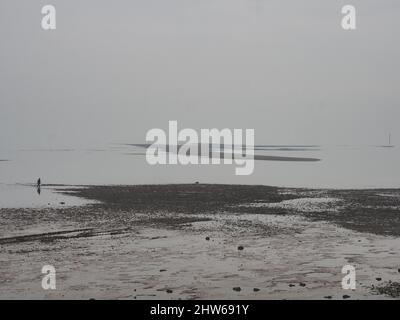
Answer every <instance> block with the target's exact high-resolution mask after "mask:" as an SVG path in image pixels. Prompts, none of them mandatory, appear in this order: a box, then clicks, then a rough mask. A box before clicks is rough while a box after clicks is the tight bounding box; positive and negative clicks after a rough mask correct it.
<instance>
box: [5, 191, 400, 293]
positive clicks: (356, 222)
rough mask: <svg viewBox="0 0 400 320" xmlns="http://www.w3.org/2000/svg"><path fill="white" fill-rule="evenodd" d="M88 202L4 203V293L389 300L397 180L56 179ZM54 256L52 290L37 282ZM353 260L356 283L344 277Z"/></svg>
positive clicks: (395, 261)
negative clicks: (349, 185)
mask: <svg viewBox="0 0 400 320" xmlns="http://www.w3.org/2000/svg"><path fill="white" fill-rule="evenodd" d="M57 192H62V193H63V194H65V195H74V196H77V197H80V198H84V199H88V200H91V201H92V202H91V203H90V204H87V205H84V206H69V204H68V203H65V204H63V205H61V206H60V204H59V203H58V204H57V206H56V205H55V204H51V205H50V206H48V207H45V208H26V209H0V235H1V236H0V248H1V252H0V298H2V299H16V298H22V299H28V298H38V299H42V298H45V299H58V298H61V299H90V298H95V299H345V298H346V299H347V298H349V299H391V298H397V299H398V298H399V297H400V290H399V285H398V283H399V282H400V257H399V250H398V248H399V247H400V238H399V236H400V211H399V210H400V190H399V189H382V190H379V189H376V190H372V189H371V190H311V189H288V188H276V187H268V186H240V185H207V184H190V185H189V184H186V185H142V186H83V187H82V188H76V187H73V188H72V187H71V188H69V187H68V186H65V187H58V188H57ZM46 264H51V265H54V267H55V268H56V271H57V289H56V290H53V291H46V290H43V289H42V288H41V279H42V274H41V268H42V266H43V265H46ZM345 264H351V265H353V266H354V267H356V272H357V273H356V275H357V287H356V290H344V289H342V286H341V281H342V277H343V276H344V274H342V273H341V270H342V267H343V266H344V265H345Z"/></svg>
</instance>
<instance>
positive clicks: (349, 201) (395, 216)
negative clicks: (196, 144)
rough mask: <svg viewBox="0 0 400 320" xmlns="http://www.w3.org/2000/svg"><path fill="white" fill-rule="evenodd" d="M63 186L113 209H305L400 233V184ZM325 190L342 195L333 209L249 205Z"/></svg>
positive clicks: (318, 216) (317, 216)
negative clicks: (370, 186)
mask: <svg viewBox="0 0 400 320" xmlns="http://www.w3.org/2000/svg"><path fill="white" fill-rule="evenodd" d="M282 191H285V192H282ZM288 191H289V192H288ZM61 192H62V193H65V194H68V195H74V196H79V197H82V198H86V199H90V200H96V201H100V202H101V204H100V205H99V206H100V207H102V208H105V209H108V210H112V211H115V210H132V211H135V212H147V213H153V212H169V213H185V214H202V213H217V212H218V213H253V214H279V215H281V214H301V215H303V216H306V217H308V218H310V219H312V220H317V221H327V222H332V223H334V224H336V225H339V226H341V227H344V228H347V229H351V230H355V231H359V232H367V233H373V234H378V235H387V236H400V209H399V208H400V189H368V190H328V189H326V190H319V189H300V188H298V189H295V188H289V189H288V188H285V189H283V188H278V187H270V186H260V185H258V186H249V185H222V184H183V185H182V184H175V185H138V186H91V187H87V188H82V189H67V188H66V189H63V190H62V191H61ZM321 195H322V196H324V197H330V198H337V199H341V200H342V201H340V202H339V203H335V202H333V203H331V204H330V205H329V210H326V208H325V209H321V210H320V211H318V210H317V211H315V210H313V211H312V212H304V211H301V212H300V211H296V210H295V209H286V208H285V209H284V208H271V207H263V206H258V207H257V206H243V205H244V204H249V203H257V202H263V203H279V202H281V201H284V200H292V199H297V198H315V197H320V196H321ZM331 209H335V210H331Z"/></svg>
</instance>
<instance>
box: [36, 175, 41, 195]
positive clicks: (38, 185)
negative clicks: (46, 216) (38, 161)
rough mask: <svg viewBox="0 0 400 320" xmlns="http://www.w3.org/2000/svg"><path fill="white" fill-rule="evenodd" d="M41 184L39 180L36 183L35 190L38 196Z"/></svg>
mask: <svg viewBox="0 0 400 320" xmlns="http://www.w3.org/2000/svg"><path fill="white" fill-rule="evenodd" d="M41 184H42V182H41V181H40V178H39V179H38V180H37V183H36V188H37V190H36V191H37V193H38V195H40V186H41Z"/></svg>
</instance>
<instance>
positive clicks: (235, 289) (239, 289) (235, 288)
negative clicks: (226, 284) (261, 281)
mask: <svg viewBox="0 0 400 320" xmlns="http://www.w3.org/2000/svg"><path fill="white" fill-rule="evenodd" d="M233 291H238V292H239V291H242V288H240V287H234V288H233Z"/></svg>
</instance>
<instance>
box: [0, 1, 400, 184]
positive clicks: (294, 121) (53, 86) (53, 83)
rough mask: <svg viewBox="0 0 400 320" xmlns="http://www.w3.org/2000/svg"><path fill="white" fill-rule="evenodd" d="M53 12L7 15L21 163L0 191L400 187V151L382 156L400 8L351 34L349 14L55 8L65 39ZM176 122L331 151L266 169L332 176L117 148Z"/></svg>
mask: <svg viewBox="0 0 400 320" xmlns="http://www.w3.org/2000/svg"><path fill="white" fill-rule="evenodd" d="M45 4H48V3H47V2H44V1H28V0H25V1H11V0H3V1H1V3H0V37H1V50H0V70H1V72H0V112H1V116H0V159H9V160H11V161H8V162H0V182H2V183H26V182H30V181H35V179H36V178H37V177H38V176H43V177H44V179H45V181H48V182H51V183H74V184H75V183H96V184H99V183H167V182H191V181H194V180H205V182H224V183H260V184H275V185H287V186H311V187H312V186H334V187H341V186H343V187H351V186H359V187H371V186H399V184H400V183H399V181H400V173H399V171H400V170H398V168H397V164H398V163H399V158H400V157H399V152H398V151H397V148H391V149H390V150H389V149H384V148H376V147H372V146H376V145H382V144H386V143H387V136H388V133H389V132H391V133H392V142H393V143H394V144H396V143H397V142H398V141H399V137H400V129H399V125H398V120H399V116H400V108H399V106H400V97H399V83H400V65H399V56H400V44H399V41H398V39H399V35H400V34H399V33H400V2H398V1H396V0H393V1H391V0H386V1H377V0H375V1H373V0H364V1H352V2H351V4H352V5H354V6H355V7H356V9H357V30H355V31H351V32H348V31H344V30H342V29H341V27H340V21H341V17H342V15H341V7H342V6H343V5H345V4H347V2H344V1H329V2H328V1H324V2H322V1H317V0H315V1H314V0H304V1H288V0H279V1H277V0H276V1H261V0H202V1H194V0H179V1H178V0H170V1H161V0H149V1H121V0H117V1H84V2H82V1H76V0H73V1H57V0H54V1H52V4H53V5H54V6H55V7H56V10H57V29H56V30H55V31H43V30H42V29H41V27H40V21H41V17H42V15H41V13H40V10H41V7H42V6H43V5H45ZM169 120H177V121H178V125H179V126H180V128H187V127H189V128H193V129H196V130H198V129H201V128H213V127H215V128H220V129H222V128H254V129H255V133H256V136H255V140H256V144H267V145H293V144H301V145H304V144H306V145H310V144H311V145H321V149H322V150H319V151H313V152H308V151H304V152H300V151H299V152H297V153H295V154H293V153H294V152H289V151H288V152H285V151H278V150H275V151H270V152H269V153H266V154H272V155H283V156H288V155H291V156H298V155H300V154H301V156H316V157H318V158H321V159H322V161H320V162H319V163H279V162H261V161H258V162H256V167H255V172H254V174H253V175H252V176H250V177H236V176H234V173H233V168H232V167H231V166H200V167H185V168H182V167H181V166H176V167H173V166H168V167H156V168H155V167H149V166H148V165H147V164H146V163H145V159H144V158H143V157H140V156H129V155H127V154H126V153H130V152H133V151H132V150H130V149H125V148H121V149H118V148H117V149H115V148H113V147H110V146H112V145H113V143H143V142H144V139H145V135H146V132H147V131H148V130H149V129H152V128H162V129H167V126H168V121H169ZM343 145H346V146H352V147H343ZM340 146H342V147H340ZM27 150H30V151H27ZM32 150H42V151H40V152H39V151H32ZM45 150H61V151H59V152H56V151H52V152H50V151H45ZM62 150H64V151H62ZM66 150H70V151H66ZM71 150H72V151H71ZM96 150H102V151H96ZM290 153H291V154H290Z"/></svg>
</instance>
